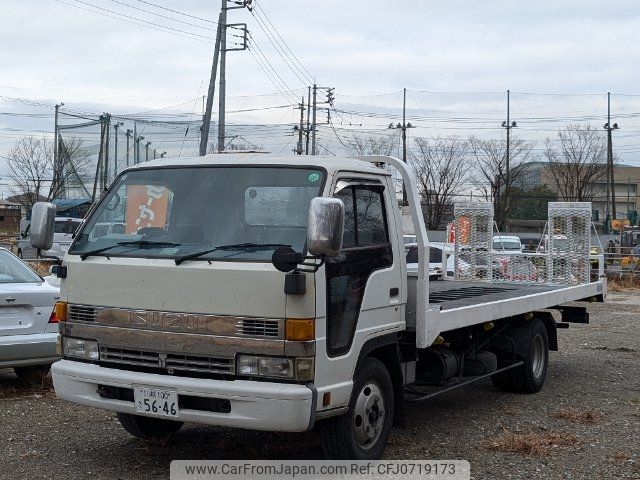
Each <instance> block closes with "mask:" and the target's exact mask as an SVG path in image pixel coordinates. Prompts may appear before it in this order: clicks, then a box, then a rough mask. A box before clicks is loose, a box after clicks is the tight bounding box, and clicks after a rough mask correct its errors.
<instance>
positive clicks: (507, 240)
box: [491, 235, 522, 252]
mask: <svg viewBox="0 0 640 480" xmlns="http://www.w3.org/2000/svg"><path fill="white" fill-rule="evenodd" d="M491 248H493V250H494V251H497V252H522V242H521V241H520V237H517V236H515V235H494V237H493V241H492V246H491Z"/></svg>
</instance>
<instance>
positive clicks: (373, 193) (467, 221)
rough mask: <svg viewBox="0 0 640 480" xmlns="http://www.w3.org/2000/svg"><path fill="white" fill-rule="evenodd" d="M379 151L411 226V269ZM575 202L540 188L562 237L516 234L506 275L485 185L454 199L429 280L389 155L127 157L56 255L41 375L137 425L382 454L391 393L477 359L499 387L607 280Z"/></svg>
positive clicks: (512, 383) (415, 391)
mask: <svg viewBox="0 0 640 480" xmlns="http://www.w3.org/2000/svg"><path fill="white" fill-rule="evenodd" d="M394 171H395V172H398V174H399V175H400V176H401V177H402V178H403V181H404V185H405V188H406V191H407V198H408V201H409V208H410V209H411V211H412V219H413V224H414V230H415V232H416V238H417V245H418V262H419V264H418V269H417V271H413V272H409V273H408V272H407V268H406V260H405V247H404V242H403V234H402V233H403V232H402V213H401V208H400V206H399V201H398V192H397V188H396V182H395V180H394V178H393V172H394ZM52 208H53V210H52ZM554 209H555V210H554ZM590 215H591V211H590V205H588V204H554V205H553V208H552V206H550V220H549V222H550V224H552V223H553V225H552V227H551V228H554V229H555V230H558V231H560V230H563V232H564V233H566V234H567V236H568V237H569V238H570V239H572V240H571V241H570V242H569V244H568V247H567V244H565V245H564V247H563V248H565V250H563V251H562V254H561V255H558V258H557V257H555V256H554V255H555V252H554V248H553V244H552V243H551V245H550V248H549V251H547V252H545V253H544V254H540V253H535V254H523V253H519V252H518V253H514V254H513V255H515V256H518V257H527V256H528V257H527V260H526V261H519V262H516V261H514V262H513V263H514V265H515V264H517V265H525V266H527V268H531V267H530V266H531V265H534V266H535V272H536V273H535V275H523V276H521V277H518V278H525V279H527V280H526V281H523V282H520V283H516V282H511V283H509V282H505V281H501V280H500V278H501V277H499V276H494V274H493V271H492V268H493V267H492V257H491V256H492V255H493V253H492V248H491V242H492V238H493V228H492V225H493V216H492V208H491V205H490V204H482V203H480V204H468V203H467V204H457V205H456V222H455V223H456V226H455V228H456V235H455V237H456V243H455V261H456V262H464V264H465V265H468V268H464V269H462V268H456V275H455V277H454V278H452V277H446V275H445V278H443V280H447V278H448V281H437V282H432V283H431V284H429V280H428V261H427V260H428V258H429V253H428V252H429V251H428V248H429V247H428V239H427V235H426V230H425V226H424V221H423V218H422V213H421V208H420V197H419V194H418V190H417V188H416V183H415V179H414V178H413V176H412V174H411V173H410V171H409V170H408V168H407V167H406V165H405V164H404V163H402V162H401V161H399V160H398V159H395V158H392V157H362V158H346V157H345V158H341V157H325V156H309V157H307V156H297V157H293V156H291V157H287V156H274V155H269V154H261V153H234V154H215V155H207V156H204V157H196V158H175V159H160V160H154V161H150V162H147V163H143V164H140V165H136V166H134V167H132V168H128V169H127V170H125V171H124V172H122V173H121V174H120V175H119V176H118V177H117V178H116V179H115V181H114V182H113V184H112V185H111V186H110V187H109V189H108V190H106V191H105V192H104V193H103V194H102V196H101V198H100V200H99V202H97V204H96V205H95V206H94V207H93V209H92V210H91V211H90V213H89V214H88V217H87V219H86V221H85V222H84V224H83V225H82V227H81V228H80V229H79V231H78V232H76V235H75V238H74V241H73V244H72V245H71V247H70V248H69V250H68V252H67V253H66V254H65V256H64V259H63V260H62V261H61V262H60V264H59V265H58V266H57V267H56V269H55V272H56V275H57V276H58V277H60V278H61V301H60V302H59V303H58V304H57V305H56V315H57V317H58V318H59V320H60V341H59V348H60V353H61V355H62V359H61V360H60V361H58V362H57V363H55V364H54V365H53V367H52V375H53V382H54V386H55V390H56V394H57V395H58V396H59V397H60V398H62V399H64V400H68V401H70V402H74V403H77V404H81V405H86V406H90V407H95V408H100V409H105V410H111V411H113V412H116V413H117V417H118V419H119V421H120V423H121V424H122V426H123V427H124V429H125V430H127V431H128V432H129V433H131V434H133V435H135V436H138V437H142V438H153V437H158V436H165V435H169V434H172V433H174V432H176V431H177V430H178V429H179V428H180V427H181V426H182V424H183V422H197V423H202V424H209V425H219V426H226V427H237V428H245V429H255V430H267V431H281V432H301V431H307V430H309V431H310V430H314V429H318V430H319V431H320V435H321V438H322V444H323V448H324V450H325V453H326V455H327V456H328V457H329V458H347V459H374V458H379V457H380V456H381V455H382V453H383V449H384V447H385V444H386V442H387V438H388V436H389V432H390V430H391V428H392V425H399V426H402V425H403V424H404V423H405V422H406V421H407V420H408V419H406V418H405V409H404V405H405V403H406V402H423V401H426V400H428V399H429V398H431V397H432V396H433V395H437V394H438V393H439V392H444V391H449V390H451V389H452V388H456V387H458V386H462V385H466V384H468V383H469V382H471V381H475V380H478V379H483V378H485V377H491V378H493V380H494V383H495V384H496V386H497V387H498V388H500V389H502V390H508V391H520V392H526V393H535V392H537V391H538V390H539V389H540V388H541V387H542V385H543V383H544V381H545V377H546V372H547V365H548V359H549V350H556V349H557V348H558V343H557V336H556V329H557V328H558V327H568V323H567V322H588V313H587V312H586V310H585V308H584V307H581V306H575V305H572V306H567V305H565V304H566V303H567V302H571V301H574V300H601V301H602V300H604V297H605V282H604V280H603V279H601V278H597V279H595V280H592V279H591V278H590V272H589V259H588V255H589V238H590V235H589V233H590V230H589V229H590V228H591V224H590ZM54 217H55V207H53V206H52V205H51V204H46V203H40V204H37V205H36V207H34V211H33V221H32V227H31V228H32V237H31V238H32V243H33V245H34V247H36V248H39V249H42V250H46V249H47V248H48V247H49V244H50V242H51V239H50V237H51V235H52V233H51V232H52V228H53V227H52V225H53V222H54ZM105 225H108V226H109V228H104V226H105ZM566 248H570V249H571V250H570V251H567V250H566ZM505 254H506V253H505V252H501V253H500V255H501V256H504V255H505ZM560 257H561V258H560ZM446 261H447V259H446V258H444V259H443V262H445V265H446ZM443 271H444V272H446V271H447V269H446V268H444V269H443ZM514 278H515V276H514ZM550 308H554V309H556V313H553V311H552V310H549V309H550ZM469 401H470V402H471V401H473V398H472V397H470V399H469ZM425 408H427V407H425Z"/></svg>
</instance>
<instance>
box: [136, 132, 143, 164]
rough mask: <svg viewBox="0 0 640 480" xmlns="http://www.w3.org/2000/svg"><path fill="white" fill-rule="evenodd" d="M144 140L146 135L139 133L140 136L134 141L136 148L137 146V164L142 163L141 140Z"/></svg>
mask: <svg viewBox="0 0 640 480" xmlns="http://www.w3.org/2000/svg"><path fill="white" fill-rule="evenodd" d="M142 140H144V135H138V137H137V138H136V139H135V140H134V143H135V144H136V148H135V164H136V165H137V164H139V163H140V142H141V141H142Z"/></svg>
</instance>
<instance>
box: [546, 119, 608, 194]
mask: <svg viewBox="0 0 640 480" xmlns="http://www.w3.org/2000/svg"><path fill="white" fill-rule="evenodd" d="M544 156H545V157H546V158H547V160H548V161H549V166H548V168H547V171H548V174H549V177H550V180H551V184H552V185H553V188H554V190H556V192H557V193H558V196H559V197H560V198H561V199H562V200H564V201H568V202H583V201H591V200H592V199H593V196H594V193H595V191H596V187H597V185H598V183H601V182H604V181H605V177H606V174H607V141H606V137H605V135H604V132H601V131H600V130H596V129H595V128H592V127H591V126H589V125H587V126H586V127H585V126H580V125H569V126H568V127H566V128H564V129H563V130H560V131H559V132H558V138H557V139H556V141H555V142H554V141H553V140H552V139H551V138H547V139H546V141H545V151H544Z"/></svg>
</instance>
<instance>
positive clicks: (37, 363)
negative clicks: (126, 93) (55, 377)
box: [0, 248, 60, 377]
mask: <svg viewBox="0 0 640 480" xmlns="http://www.w3.org/2000/svg"><path fill="white" fill-rule="evenodd" d="M59 297H60V289H59V288H57V287H54V286H52V285H50V284H49V283H47V282H45V281H44V279H43V278H42V277H40V276H39V275H38V274H37V273H36V272H34V271H33V270H32V269H31V268H29V267H28V266H27V265H26V264H25V263H24V262H22V261H21V260H20V259H19V258H17V257H16V256H15V255H13V254H12V253H11V252H9V251H8V250H7V249H5V248H0V368H9V367H11V368H13V369H14V370H15V372H16V374H17V375H18V376H20V377H23V376H27V375H29V374H30V373H32V372H34V371H38V370H43V371H44V370H46V369H48V368H49V365H50V364H51V363H53V362H54V361H56V360H57V359H58V355H57V354H56V339H57V337H58V320H57V318H56V316H55V315H54V313H53V306H54V305H55V303H56V301H57V300H58V299H59Z"/></svg>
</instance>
